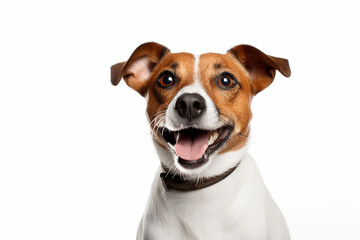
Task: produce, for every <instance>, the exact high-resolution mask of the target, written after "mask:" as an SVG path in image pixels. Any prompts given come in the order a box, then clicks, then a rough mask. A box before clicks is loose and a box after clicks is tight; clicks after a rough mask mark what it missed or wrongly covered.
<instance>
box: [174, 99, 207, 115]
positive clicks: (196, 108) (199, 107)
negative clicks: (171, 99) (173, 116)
mask: <svg viewBox="0 0 360 240" xmlns="http://www.w3.org/2000/svg"><path fill="white" fill-rule="evenodd" d="M205 109H206V103H205V99H204V98H203V97H202V96H200V95H199V94H196V93H184V94H182V95H181V96H180V97H179V98H178V99H177V101H176V103H175V110H176V111H177V112H178V113H179V115H180V116H181V117H183V118H186V119H187V120H188V121H189V122H191V120H193V119H195V118H198V117H200V116H201V114H202V113H203V112H204V111H205Z"/></svg>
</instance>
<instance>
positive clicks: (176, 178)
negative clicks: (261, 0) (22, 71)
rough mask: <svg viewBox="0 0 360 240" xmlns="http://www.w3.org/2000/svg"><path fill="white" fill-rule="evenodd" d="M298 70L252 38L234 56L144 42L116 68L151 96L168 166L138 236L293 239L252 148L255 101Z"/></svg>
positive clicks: (156, 134)
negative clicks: (252, 42) (278, 75)
mask: <svg viewBox="0 0 360 240" xmlns="http://www.w3.org/2000/svg"><path fill="white" fill-rule="evenodd" d="M276 71H279V72H280V73H281V74H282V75H284V76H285V77H289V76H290V74H291V70H290V66H289V62H288V60H287V59H283V58H278V57H273V56H270V55H266V54H265V53H263V52H262V51H260V50H258V49H257V48H255V47H252V46H250V45H238V46H236V47H233V48H231V49H230V50H229V51H227V52H226V54H217V53H205V54H202V55H200V56H197V55H193V54H190V53H185V52H182V53H171V52H170V50H169V49H168V48H166V47H165V46H163V45H160V44H158V43H155V42H149V43H145V44H142V45H140V46H139V47H138V48H137V49H136V50H135V51H134V52H133V53H132V55H131V56H130V58H129V59H128V60H127V61H126V62H120V63H117V64H115V65H113V66H112V67H111V82H112V84H113V85H115V86H116V85H117V84H118V83H119V82H120V80H121V79H124V80H125V82H126V84H127V85H128V86H129V87H131V88H132V89H134V90H135V91H137V92H138V93H139V94H140V95H141V96H143V97H144V98H145V99H146V100H147V108H146V114H147V117H148V120H149V124H150V127H151V130H152V131H151V133H152V139H153V142H154V144H155V147H156V150H157V153H158V156H159V158H160V166H159V169H158V172H157V173H156V177H155V180H154V182H153V185H152V190H151V193H150V197H149V200H148V204H147V207H146V209H145V212H144V215H143V217H142V219H141V221H140V224H139V228H138V231H137V239H138V240H162V239H166V240H169V239H171V240H180V239H182V240H188V239H189V240H190V239H193V240H199V239H206V240H212V239H214V240H215V239H216V240H219V239H221V240H227V239H229V240H234V239H241V240H265V239H266V240H288V239H290V234H289V231H288V228H287V224H286V221H285V219H284V217H283V215H282V213H281V212H280V210H279V208H278V207H277V205H276V203H275V202H274V201H273V199H272V197H271V196H270V194H269V192H268V190H267V188H266V187H265V184H264V183H263V180H262V178H261V176H260V174H259V171H258V169H257V167H256V165H255V163H254V160H253V159H252V158H251V156H250V155H249V154H248V152H247V142H248V136H249V133H250V127H249V123H250V119H251V117H252V113H251V108H250V105H251V101H252V99H253V97H254V96H255V95H256V94H258V93H259V92H261V91H262V90H264V89H265V88H266V87H268V86H269V85H270V84H271V83H272V82H273V80H274V77H275V72H276Z"/></svg>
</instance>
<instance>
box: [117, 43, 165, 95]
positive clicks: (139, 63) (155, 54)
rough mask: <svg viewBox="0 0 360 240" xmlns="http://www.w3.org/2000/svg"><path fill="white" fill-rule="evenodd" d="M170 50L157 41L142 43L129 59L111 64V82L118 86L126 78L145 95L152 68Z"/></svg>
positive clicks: (129, 84) (129, 83)
mask: <svg viewBox="0 0 360 240" xmlns="http://www.w3.org/2000/svg"><path fill="white" fill-rule="evenodd" d="M168 52H170V51H169V49H167V48H166V47H164V46H162V45H160V44H158V43H155V42H149V43H144V44H142V45H140V46H139V47H138V48H137V49H135V51H134V52H133V53H132V55H131V56H130V58H129V60H127V61H126V62H121V63H117V64H115V65H113V66H111V83H112V84H113V85H114V86H116V85H118V84H119V82H120V80H121V79H122V78H124V80H125V82H126V84H127V85H128V86H129V87H131V88H132V89H134V90H135V91H137V92H138V93H140V94H141V96H145V93H146V90H147V87H148V80H149V77H150V75H151V72H152V70H153V69H154V67H155V66H156V65H157V64H158V63H159V61H160V60H161V59H162V58H163V57H164V56H165V55H166V53H168Z"/></svg>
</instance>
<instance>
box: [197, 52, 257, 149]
mask: <svg viewBox="0 0 360 240" xmlns="http://www.w3.org/2000/svg"><path fill="white" fill-rule="evenodd" d="M199 64H200V65H199V72H200V74H199V75H200V80H201V83H202V85H203V86H204V88H205V90H206V92H207V94H208V95H209V96H210V98H211V99H212V100H213V102H214V103H215V105H216V106H217V107H218V109H219V112H220V118H222V119H224V120H226V121H228V122H230V123H232V124H233V125H234V132H233V134H232V135H231V137H230V140H229V141H228V143H227V144H226V147H225V148H224V149H223V150H222V151H221V153H223V152H227V151H233V150H238V149H240V148H242V147H243V146H244V145H245V143H246V141H247V137H246V136H248V134H249V123H250V119H251V116H252V115H251V108H250V103H251V98H252V93H251V86H250V82H249V76H248V73H247V72H246V70H245V69H244V68H243V66H242V65H241V64H240V63H239V62H238V61H234V58H233V57H232V56H230V55H229V54H216V53H207V54H203V55H201V56H200V61H199ZM219 66H221V67H220V68H219ZM222 73H230V74H232V75H233V76H234V77H235V79H236V81H237V82H238V83H239V84H237V85H236V86H235V87H234V88H232V89H229V90H224V89H221V88H219V87H218V85H217V84H216V81H217V79H218V77H219V76H220V75H221V74H222Z"/></svg>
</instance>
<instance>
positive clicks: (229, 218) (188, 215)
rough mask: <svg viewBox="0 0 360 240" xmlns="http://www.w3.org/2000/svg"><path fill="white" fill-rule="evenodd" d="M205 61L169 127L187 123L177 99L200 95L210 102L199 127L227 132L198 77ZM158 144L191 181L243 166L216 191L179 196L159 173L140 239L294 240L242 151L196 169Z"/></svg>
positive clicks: (163, 157)
mask: <svg viewBox="0 0 360 240" xmlns="http://www.w3.org/2000/svg"><path fill="white" fill-rule="evenodd" d="M198 64H199V57H196V56H195V65H194V79H195V82H194V83H193V84H191V85H189V86H186V87H184V88H183V89H181V90H180V91H179V92H178V93H177V95H176V96H175V97H174V99H173V100H172V101H171V103H170V104H169V107H168V109H167V111H166V120H165V123H164V126H166V127H167V128H168V129H170V130H179V129H182V128H183V127H184V124H185V122H182V119H181V118H180V117H179V116H178V114H177V113H176V111H175V110H174V105H175V102H176V99H177V98H178V97H179V96H180V95H181V94H183V93H198V94H200V95H201V96H203V97H204V99H205V101H206V104H207V108H206V111H205V112H204V113H203V114H202V115H201V117H199V119H198V120H197V121H196V122H195V123H194V125H193V127H198V128H206V129H217V128H219V127H221V121H219V119H218V114H217V108H216V106H215V103H214V102H213V101H212V100H211V98H210V97H209V96H208V94H207V93H206V91H205V90H204V88H203V87H202V85H201V81H200V79H199V74H198ZM154 144H155V147H156V150H157V153H158V156H159V158H160V161H161V163H162V164H164V165H166V166H167V167H168V168H170V169H171V170H172V171H173V172H177V173H180V174H181V175H182V176H184V177H185V178H188V179H197V178H203V177H214V176H216V175H219V174H222V173H223V172H225V171H227V170H228V169H230V168H232V167H234V166H236V165H238V167H237V168H236V170H235V171H234V172H233V173H232V174H231V175H229V176H228V177H227V178H225V179H224V180H222V181H220V182H219V183H217V184H215V185H212V186H210V187H207V188H204V189H201V190H196V191H191V192H178V191H174V190H166V189H165V188H164V186H163V185H162V182H161V180H160V171H161V168H159V170H158V171H157V173H156V176H155V180H154V182H153V186H152V190H151V193H150V197H149V200H148V204H147V207H146V209H145V213H144V215H143V218H142V219H141V222H140V225H139V229H138V233H137V239H138V240H170V239H171V240H234V239H241V240H289V239H290V236H289V232H288V230H287V226H286V222H285V220H284V218H283V216H282V214H281V212H280V210H279V208H278V207H277V205H276V204H275V202H274V201H273V199H272V198H271V196H270V194H269V192H268V191H267V189H266V187H265V185H264V182H263V180H262V178H261V176H260V174H259V171H258V169H257V167H256V165H255V163H254V161H253V159H252V158H251V157H250V155H249V154H248V153H247V146H245V147H243V148H242V149H240V150H237V151H232V152H226V153H223V154H219V153H218V152H219V151H217V152H215V153H213V154H212V155H211V156H210V158H209V161H208V162H207V163H206V164H204V165H203V166H201V167H199V168H195V169H186V168H183V167H181V166H180V165H179V164H178V163H177V156H176V153H175V151H174V150H173V149H172V148H171V147H170V146H169V147H168V148H164V147H162V146H161V145H159V144H158V143H157V142H156V141H155V140H154Z"/></svg>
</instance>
